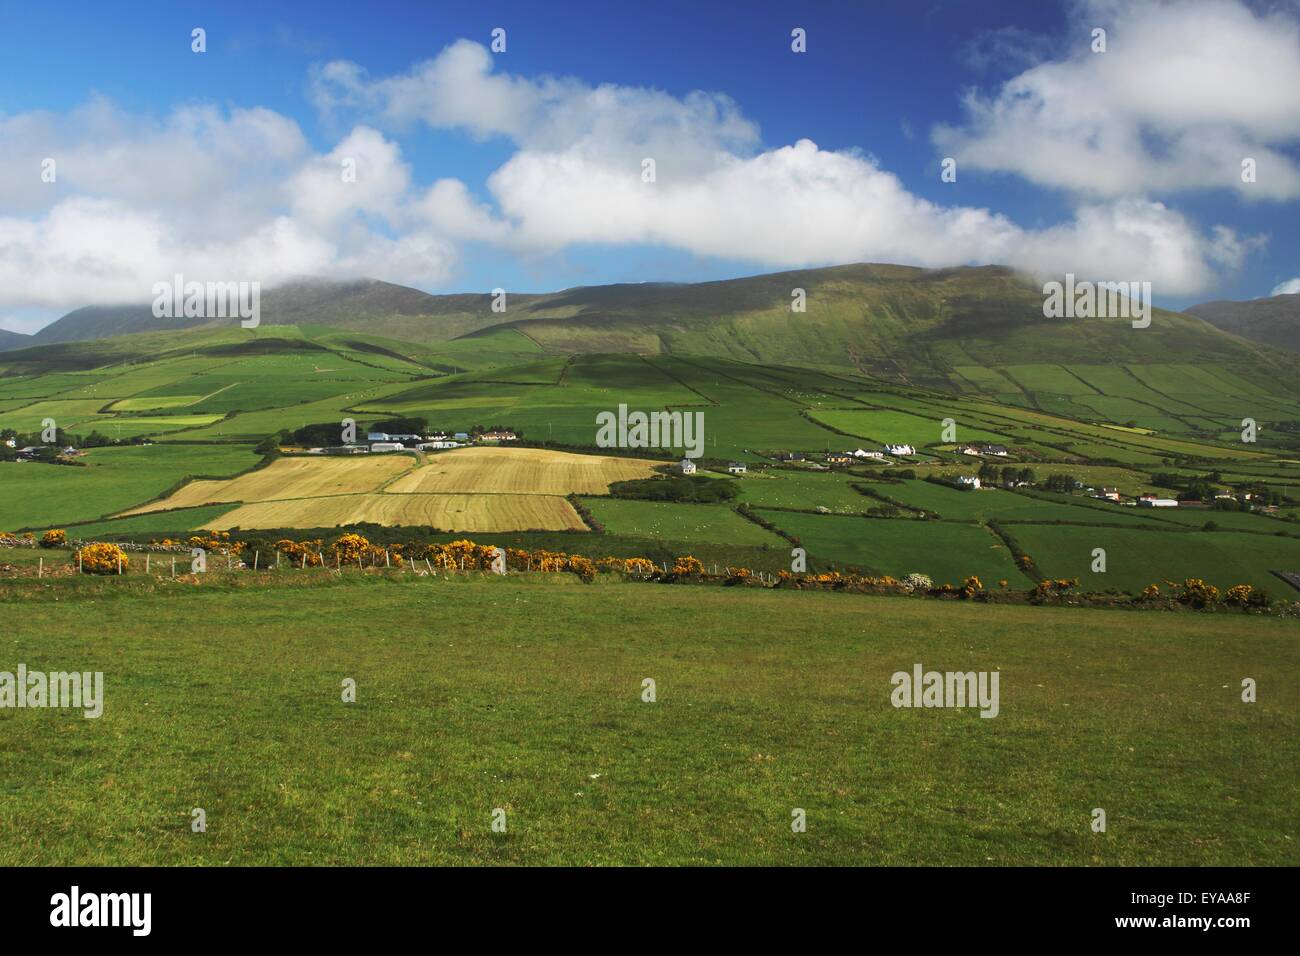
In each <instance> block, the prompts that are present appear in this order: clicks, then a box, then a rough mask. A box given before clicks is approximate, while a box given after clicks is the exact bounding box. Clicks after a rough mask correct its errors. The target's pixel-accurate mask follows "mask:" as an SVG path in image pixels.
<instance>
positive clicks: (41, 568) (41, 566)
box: [36, 558, 45, 578]
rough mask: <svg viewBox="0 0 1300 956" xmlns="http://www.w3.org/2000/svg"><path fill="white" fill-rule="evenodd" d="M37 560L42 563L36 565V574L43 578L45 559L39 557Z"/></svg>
mask: <svg viewBox="0 0 1300 956" xmlns="http://www.w3.org/2000/svg"><path fill="white" fill-rule="evenodd" d="M37 560H38V561H40V564H38V565H37V566H36V576H37V577H38V578H43V577H45V559H44V558H38V559H37Z"/></svg>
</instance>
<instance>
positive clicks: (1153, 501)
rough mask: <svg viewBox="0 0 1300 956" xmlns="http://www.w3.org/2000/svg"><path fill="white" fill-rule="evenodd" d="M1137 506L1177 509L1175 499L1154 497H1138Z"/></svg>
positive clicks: (1148, 495) (1149, 495)
mask: <svg viewBox="0 0 1300 956" xmlns="http://www.w3.org/2000/svg"><path fill="white" fill-rule="evenodd" d="M1138 505H1139V506H1140V507H1143V508H1177V507H1178V501H1177V499H1175V498H1157V497H1156V496H1155V495H1151V494H1146V495H1138Z"/></svg>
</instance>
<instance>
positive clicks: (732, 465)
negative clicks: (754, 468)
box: [727, 461, 749, 475]
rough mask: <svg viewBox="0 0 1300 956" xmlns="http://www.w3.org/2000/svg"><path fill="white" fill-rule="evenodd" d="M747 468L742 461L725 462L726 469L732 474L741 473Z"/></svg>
mask: <svg viewBox="0 0 1300 956" xmlns="http://www.w3.org/2000/svg"><path fill="white" fill-rule="evenodd" d="M748 470H749V469H748V468H746V467H745V463H744V462H742V461H729V462H727V471H729V472H731V473H732V474H733V475H743V474H744V473H745V472H746V471H748Z"/></svg>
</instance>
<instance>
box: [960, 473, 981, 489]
mask: <svg viewBox="0 0 1300 956" xmlns="http://www.w3.org/2000/svg"><path fill="white" fill-rule="evenodd" d="M957 482H958V484H962V485H965V486H966V487H967V488H978V487H979V486H980V479H979V475H958V476H957Z"/></svg>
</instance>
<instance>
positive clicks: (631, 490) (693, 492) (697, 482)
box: [609, 475, 740, 503]
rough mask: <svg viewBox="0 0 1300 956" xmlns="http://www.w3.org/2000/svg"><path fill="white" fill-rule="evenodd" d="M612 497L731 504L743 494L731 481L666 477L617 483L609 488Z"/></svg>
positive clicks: (683, 476) (692, 476) (686, 476)
mask: <svg viewBox="0 0 1300 956" xmlns="http://www.w3.org/2000/svg"><path fill="white" fill-rule="evenodd" d="M609 493H610V495H611V496H613V497H615V498H638V499H640V500H642V501H690V502H699V503H712V502H719V501H730V500H731V499H732V498H734V497H736V495H738V494H739V493H740V488H739V487H738V486H737V485H736V483H735V482H734V481H732V480H730V479H729V478H704V477H702V476H700V475H664V476H662V477H658V478H635V479H632V480H631V481H616V482H614V483H613V484H611V485H610V486H609Z"/></svg>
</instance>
